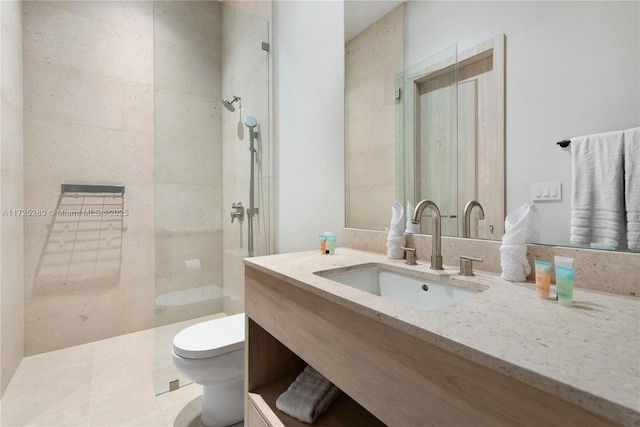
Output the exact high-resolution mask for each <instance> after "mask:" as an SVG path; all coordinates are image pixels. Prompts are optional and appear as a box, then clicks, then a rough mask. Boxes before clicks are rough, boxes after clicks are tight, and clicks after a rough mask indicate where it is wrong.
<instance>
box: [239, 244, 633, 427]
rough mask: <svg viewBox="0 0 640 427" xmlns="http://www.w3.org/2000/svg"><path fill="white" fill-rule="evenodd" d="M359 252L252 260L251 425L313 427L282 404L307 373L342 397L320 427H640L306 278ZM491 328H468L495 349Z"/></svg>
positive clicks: (366, 300)
mask: <svg viewBox="0 0 640 427" xmlns="http://www.w3.org/2000/svg"><path fill="white" fill-rule="evenodd" d="M356 252H357V251H354V254H352V255H354V256H355V258H356V261H354V260H353V259H350V260H347V257H342V258H338V257H335V258H334V259H332V260H329V259H328V258H329V257H328V256H327V257H322V256H320V255H318V256H317V258H318V259H317V260H316V259H313V255H311V254H308V253H307V254H306V255H300V256H301V257H303V258H307V259H306V260H303V261H300V260H299V258H297V259H298V261H294V258H295V255H291V254H288V255H283V256H272V257H265V258H271V259H270V260H267V261H266V262H265V261H261V260H260V259H259V258H258V259H256V258H253V259H251V261H249V260H247V261H245V263H246V266H245V286H246V288H245V311H246V314H247V317H248V321H247V322H248V323H247V331H246V332H247V335H246V346H245V357H246V361H245V362H246V364H245V366H246V367H247V372H246V386H247V390H248V396H247V399H248V401H247V405H246V416H245V423H246V425H248V426H282V425H285V426H301V425H306V424H304V423H301V422H299V421H297V420H295V419H293V418H291V417H289V416H287V415H286V414H284V413H283V412H281V411H279V410H278V409H277V408H276V407H275V400H276V399H277V397H278V396H279V395H280V394H281V393H282V392H284V391H285V390H286V389H287V388H288V386H289V385H290V384H291V383H292V382H293V380H294V379H295V378H296V376H297V374H299V373H300V372H301V371H302V370H303V369H304V367H305V365H307V364H309V365H311V366H313V367H314V368H315V369H317V370H318V371H319V372H321V373H322V374H323V375H324V376H325V377H327V378H328V379H329V380H330V381H331V382H333V383H334V384H335V385H336V386H337V387H339V388H340V389H341V390H342V391H343V393H342V395H341V396H340V398H338V400H336V401H335V402H334V404H333V405H332V406H331V407H330V408H329V410H328V411H327V412H326V413H325V414H324V415H322V416H321V417H320V418H319V419H318V421H317V422H316V423H315V425H318V426H376V425H389V426H401V427H409V426H429V425H433V426H466V425H474V426H482V425H486V426H490V425H491V426H495V425H510V426H511V425H558V426H574V425H575V426H585V425H621V424H633V423H635V421H637V420H638V419H640V416H638V417H637V418H635V421H634V418H633V415H634V413H633V412H634V411H631V415H632V417H629V418H628V419H623V420H614V419H611V417H608V416H606V415H605V414H603V412H608V411H609V410H608V409H607V404H603V405H602V406H603V408H604V410H603V411H601V412H600V413H598V412H597V411H594V410H592V409H591V408H585V407H584V405H580V404H578V403H576V402H572V401H571V398H569V399H564V398H561V397H559V396H558V395H554V394H552V393H550V392H547V391H545V390H544V387H545V386H544V385H543V386H540V385H538V384H531V382H534V383H535V378H536V377H535V375H534V376H533V378H534V379H533V380H531V381H522V380H520V379H519V378H517V377H518V374H510V373H509V372H510V371H509V370H510V369H512V366H511V365H512V363H511V362H510V361H508V360H505V361H504V365H505V369H504V370H503V372H501V371H500V368H499V367H494V366H490V367H489V366H486V365H488V364H489V363H487V362H485V361H483V359H482V358H480V357H479V358H478V359H477V360H478V361H474V360H471V359H470V357H469V356H468V354H467V353H466V352H465V349H464V348H462V347H461V349H460V351H458V350H456V347H452V348H451V349H449V348H447V345H448V344H447V342H448V341H449V340H450V338H448V337H446V336H439V335H438V334H437V332H436V333H434V332H433V331H426V332H425V330H424V328H420V327H419V326H418V325H412V324H411V323H412V322H411V320H410V319H407V320H404V319H402V315H401V314H397V315H394V314H393V310H394V309H400V310H404V308H403V307H395V306H393V305H391V308H390V309H389V310H391V311H389V310H386V309H379V307H376V306H375V305H376V304H385V303H384V302H380V301H379V300H380V299H381V298H379V297H378V299H375V298H374V297H375V296H373V295H371V296H370V297H371V298H370V297H369V296H367V295H361V294H362V293H361V292H355V293H354V291H355V290H348V289H345V290H344V292H343V290H342V289H341V288H340V286H342V285H339V284H336V285H335V286H337V287H335V286H334V285H333V284H332V283H330V282H329V281H327V280H326V279H324V278H321V277H318V276H316V275H313V274H312V272H309V273H311V275H310V276H306V275H305V274H306V273H303V272H302V270H303V269H304V268H309V267H311V268H312V269H313V268H317V270H320V269H323V268H326V267H333V266H335V263H336V262H337V263H338V264H340V263H345V264H346V263H348V262H358V259H359V258H358V256H359V255H358V254H357V253H356ZM278 257H280V258H278ZM319 263H320V264H319ZM322 263H324V264H322ZM329 264H331V265H329ZM278 266H280V267H278ZM291 269H293V270H296V271H297V272H294V273H292V272H291ZM317 270H316V271H317ZM287 271H289V272H287ZM305 277H306V280H305V279H304V278H305ZM525 291H528V290H526V289H525ZM532 292H534V291H532ZM534 293H535V292H534ZM354 296H355V297H354ZM372 298H373V299H372ZM480 303H481V302H478V304H480ZM363 307H364V308H363ZM468 308H469V309H470V310H471V309H474V308H473V306H471V305H469V307H468ZM455 309H458V308H453V309H452V310H455ZM406 310H408V312H409V313H410V314H409V315H411V314H413V315H417V316H419V315H420V313H419V312H417V311H415V312H414V311H413V310H412V309H408V308H407V309H406ZM385 311H386V312H385ZM442 313H443V315H448V316H451V315H452V314H451V313H452V312H446V311H443V312H442ZM425 316H426V317H427V318H428V317H429V316H432V317H433V316H434V315H433V312H432V313H429V315H425ZM436 316H437V315H436ZM487 320H488V321H490V319H487ZM514 320H516V321H517V319H514ZM452 321H453V320H452ZM490 326H491V325H482V324H475V325H474V324H470V325H469V326H468V327H470V328H472V329H473V328H476V329H477V331H476V333H477V334H483V335H484V338H485V339H486V340H489V341H490V340H492V339H495V340H500V339H503V338H504V337H497V336H496V337H492V335H491V327H490ZM515 344H516V345H517V342H516V343H515ZM471 353H473V351H471ZM494 362H495V361H494ZM498 365H499V363H498ZM527 382H529V383H527ZM562 393H564V392H563V391H562V390H559V391H558V394H562ZM574 400H575V399H574ZM636 414H637V413H636ZM613 416H614V417H618V418H621V416H620V415H619V414H613ZM623 416H624V415H623Z"/></svg>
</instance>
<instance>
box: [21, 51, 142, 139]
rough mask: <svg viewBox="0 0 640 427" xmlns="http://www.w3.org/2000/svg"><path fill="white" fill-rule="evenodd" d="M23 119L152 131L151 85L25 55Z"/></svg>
mask: <svg viewBox="0 0 640 427" xmlns="http://www.w3.org/2000/svg"><path fill="white" fill-rule="evenodd" d="M24 70H25V73H24V77H25V84H24V97H25V119H35V120H46V121H53V122H58V123H66V124H76V125H84V126H93V127H99V128H107V129H119V130H128V131H134V132H146V133H152V132H153V87H152V86H148V85H143V84H139V83H133V82H127V81H124V80H120V79H117V78H112V77H105V76H100V75H96V74H93V73H89V72H85V71H79V70H76V69H73V68H66V67H60V66H57V65H52V64H46V63H42V62H38V61H34V60H31V59H26V58H25V66H24Z"/></svg>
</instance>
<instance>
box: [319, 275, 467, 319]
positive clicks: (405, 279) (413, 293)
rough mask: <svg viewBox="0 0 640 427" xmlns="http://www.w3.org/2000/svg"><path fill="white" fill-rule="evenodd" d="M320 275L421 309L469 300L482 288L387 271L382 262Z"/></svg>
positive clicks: (431, 308) (430, 308)
mask: <svg viewBox="0 0 640 427" xmlns="http://www.w3.org/2000/svg"><path fill="white" fill-rule="evenodd" d="M316 274H318V275H320V276H322V277H325V278H327V279H330V280H333V281H336V282H339V283H342V284H344V285H347V286H350V287H352V288H356V289H360V290H362V291H365V292H369V293H371V294H374V295H379V296H381V297H383V298H387V299H390V300H393V301H396V302H399V303H402V304H406V305H408V306H411V307H414V308H418V309H420V310H434V309H436V308H440V307H443V306H446V305H449V304H453V303H455V302H459V301H462V300H465V299H467V298H469V297H471V296H473V295H475V294H477V293H478V292H479V290H478V289H469V288H464V287H460V286H455V285H452V284H449V283H443V282H439V281H436V280H429V279H423V278H418V277H413V276H409V275H406V274H402V273H399V272H396V271H391V270H386V269H384V268H381V267H380V266H379V265H375V266H371V265H367V266H362V267H360V268H358V267H355V268H353V269H350V270H348V271H344V270H339V271H331V270H328V271H320V272H317V273H316Z"/></svg>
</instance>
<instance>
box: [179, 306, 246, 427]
mask: <svg viewBox="0 0 640 427" xmlns="http://www.w3.org/2000/svg"><path fill="white" fill-rule="evenodd" d="M244 319H245V315H244V313H239V314H234V315H232V316H227V317H221V318H218V319H213V320H208V321H206V322H201V323H198V324H195V325H192V326H189V327H188V328H185V329H183V330H182V331H180V332H178V334H177V335H176V336H175V337H174V338H173V363H174V365H175V366H176V368H178V370H179V371H180V372H182V374H184V376H186V377H187V378H189V379H190V380H192V381H193V382H195V383H197V384H201V385H202V386H203V392H202V422H203V423H204V424H205V425H206V426H208V427H222V426H228V425H231V424H235V423H238V422H240V421H242V420H243V418H244V400H245V396H244V323H245V322H244Z"/></svg>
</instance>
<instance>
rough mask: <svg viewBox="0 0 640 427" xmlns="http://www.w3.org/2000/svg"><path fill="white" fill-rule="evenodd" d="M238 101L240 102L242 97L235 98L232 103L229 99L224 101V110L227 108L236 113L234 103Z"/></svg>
mask: <svg viewBox="0 0 640 427" xmlns="http://www.w3.org/2000/svg"><path fill="white" fill-rule="evenodd" d="M236 101H240V97H239V96H234V97H233V98H232V99H231V101H229V100H228V99H227V98H225V99H223V100H222V105H224V108H226V109H227V110H229V111H231V112H232V113H233V112H234V111H236V108H235V107H234V106H233V103H234V102H236Z"/></svg>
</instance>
